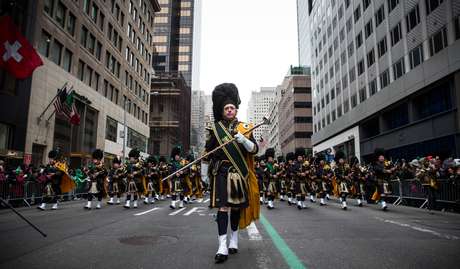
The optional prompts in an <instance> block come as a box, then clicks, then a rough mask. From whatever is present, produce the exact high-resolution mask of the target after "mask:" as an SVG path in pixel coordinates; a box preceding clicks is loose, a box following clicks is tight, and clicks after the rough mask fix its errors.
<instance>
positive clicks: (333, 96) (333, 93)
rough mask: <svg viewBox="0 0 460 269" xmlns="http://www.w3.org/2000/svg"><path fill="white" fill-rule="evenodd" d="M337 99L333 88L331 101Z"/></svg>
mask: <svg viewBox="0 0 460 269" xmlns="http://www.w3.org/2000/svg"><path fill="white" fill-rule="evenodd" d="M334 99H335V89H334V88H332V89H331V101H332V100H334Z"/></svg>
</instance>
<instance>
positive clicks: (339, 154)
mask: <svg viewBox="0 0 460 269" xmlns="http://www.w3.org/2000/svg"><path fill="white" fill-rule="evenodd" d="M345 157H346V156H345V152H343V151H341V150H338V151H336V152H335V157H334V160H335V162H339V160H340V159H344V160H345Z"/></svg>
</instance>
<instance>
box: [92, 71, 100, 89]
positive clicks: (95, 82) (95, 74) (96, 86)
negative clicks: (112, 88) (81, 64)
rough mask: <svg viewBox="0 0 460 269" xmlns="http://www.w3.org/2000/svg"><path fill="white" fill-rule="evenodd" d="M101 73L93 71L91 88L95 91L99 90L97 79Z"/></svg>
mask: <svg viewBox="0 0 460 269" xmlns="http://www.w3.org/2000/svg"><path fill="white" fill-rule="evenodd" d="M100 77H101V75H99V73H97V72H94V83H93V89H94V90H95V91H99V79H100Z"/></svg>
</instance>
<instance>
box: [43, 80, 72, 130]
mask: <svg viewBox="0 0 460 269" xmlns="http://www.w3.org/2000/svg"><path fill="white" fill-rule="evenodd" d="M66 84H67V82H66ZM64 86H65V85H64ZM69 91H70V92H72V91H73V85H72V87H70V89H69ZM58 95H59V93H58V94H57V95H56V96H55V97H54V98H53V100H52V101H51V103H53V101H54V100H55V99H56V97H57V96H58ZM50 105H51V104H50ZM48 107H49V105H48ZM47 109H48V108H46V110H47ZM46 110H45V111H46ZM54 114H56V109H54V111H53V113H51V115H50V116H49V117H48V119H46V122H47V123H49V121H50V119H51V117H53V115H54ZM40 117H41V116H40ZM39 120H40V119H39Z"/></svg>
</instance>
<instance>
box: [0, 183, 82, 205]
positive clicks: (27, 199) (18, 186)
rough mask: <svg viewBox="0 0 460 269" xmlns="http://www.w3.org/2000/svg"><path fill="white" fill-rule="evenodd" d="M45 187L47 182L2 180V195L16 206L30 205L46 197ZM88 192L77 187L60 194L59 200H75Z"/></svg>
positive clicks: (0, 195) (0, 194) (0, 192)
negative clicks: (44, 194)
mask: <svg viewBox="0 0 460 269" xmlns="http://www.w3.org/2000/svg"><path fill="white" fill-rule="evenodd" d="M44 188H45V184H43V183H41V182H36V181H24V182H11V181H7V180H5V181H0V197H1V198H2V199H4V200H6V201H7V202H8V203H11V204H13V205H14V206H19V205H22V204H25V205H27V206H29V207H30V205H31V204H38V203H40V202H41V201H42V199H43V198H45V197H44V196H43V193H44ZM86 193H87V192H86V189H85V188H76V189H74V190H72V192H69V193H63V194H61V195H59V200H61V201H62V200H73V199H76V198H79V197H81V196H82V195H85V194H86ZM48 197H52V196H48Z"/></svg>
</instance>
